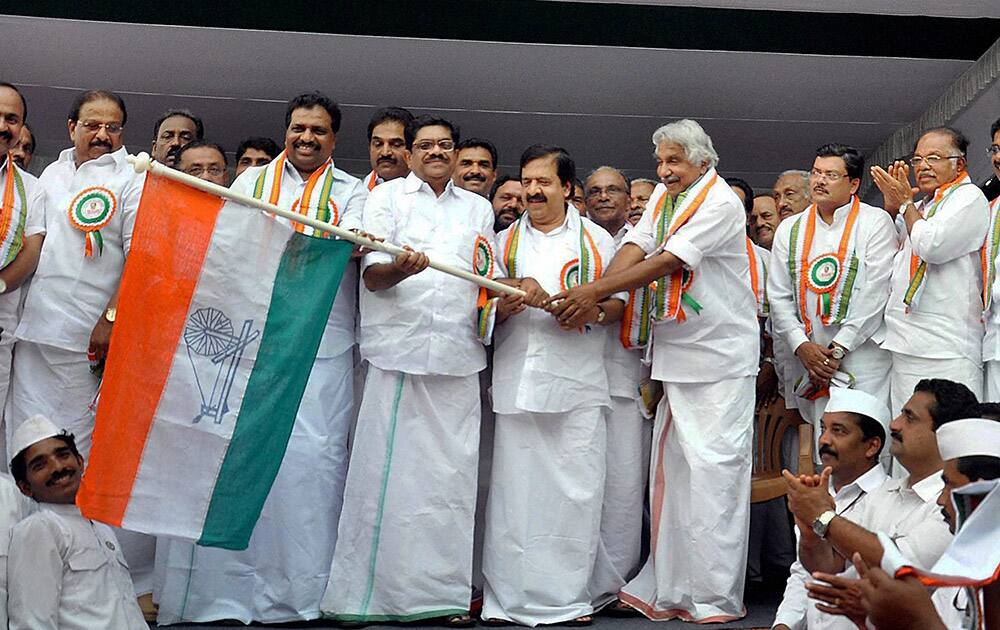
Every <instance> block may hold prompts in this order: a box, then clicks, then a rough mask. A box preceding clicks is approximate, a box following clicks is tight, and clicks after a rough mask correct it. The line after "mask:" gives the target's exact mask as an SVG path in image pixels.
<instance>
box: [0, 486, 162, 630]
mask: <svg viewBox="0 0 1000 630" xmlns="http://www.w3.org/2000/svg"><path fill="white" fill-rule="evenodd" d="M7 592H8V595H7V614H8V616H9V618H10V628H11V630H40V629H42V628H52V629H55V628H58V629H59V630H94V628H101V629H102V630H103V629H106V630H147V629H148V628H149V625H148V624H147V623H146V622H145V620H143V618H142V613H141V612H140V611H139V604H138V603H137V602H136V599H135V591H134V589H133V586H132V580H131V579H130V578H129V572H128V566H127V565H126V564H125V556H123V555H122V551H121V547H120V546H119V544H118V540H117V539H116V538H115V534H114V532H113V531H111V528H110V527H108V526H107V525H104V524H103V523H98V522H96V521H92V520H90V519H87V518H84V517H83V516H82V515H81V514H80V509H79V508H78V507H76V506H75V505H72V504H70V505H61V504H55V503H40V504H38V511H37V512H35V513H34V514H32V515H31V516H29V517H28V518H26V519H24V520H23V521H21V522H20V523H18V524H17V525H15V526H14V528H13V529H12V530H11V535H10V555H9V556H8V559H7Z"/></svg>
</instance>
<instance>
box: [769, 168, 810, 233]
mask: <svg viewBox="0 0 1000 630" xmlns="http://www.w3.org/2000/svg"><path fill="white" fill-rule="evenodd" d="M773 195H774V203H775V204H776V206H777V209H778V217H779V219H778V220H779V221H784V220H785V219H787V218H788V217H790V216H792V215H796V214H799V213H800V212H802V211H803V210H805V209H806V208H807V207H809V202H810V198H809V171H799V170H791V171H785V172H784V173H782V174H781V175H780V176H778V179H777V180H776V181H775V182H774V192H773Z"/></svg>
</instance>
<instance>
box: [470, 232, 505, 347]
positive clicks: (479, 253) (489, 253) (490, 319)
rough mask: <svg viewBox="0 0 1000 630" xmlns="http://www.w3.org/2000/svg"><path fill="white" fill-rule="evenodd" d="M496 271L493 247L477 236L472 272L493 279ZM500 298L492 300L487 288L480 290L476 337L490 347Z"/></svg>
mask: <svg viewBox="0 0 1000 630" xmlns="http://www.w3.org/2000/svg"><path fill="white" fill-rule="evenodd" d="M495 270H496V257H495V256H494V255H493V245H492V244H491V243H490V241H489V239H487V238H486V237H485V236H483V235H482V234H479V235H477V236H476V238H475V241H474V242H473V245H472V271H473V273H475V274H476V275H477V276H481V277H483V278H489V279H492V278H493V276H494V275H495V273H494V272H495ZM499 301H500V298H491V297H489V295H488V294H487V292H486V288H485V287H480V288H479V296H478V297H477V299H476V335H477V336H478V337H479V340H480V341H481V342H483V345H487V346H488V345H490V342H491V340H492V339H493V326H494V324H495V323H496V313H497V303H498V302H499Z"/></svg>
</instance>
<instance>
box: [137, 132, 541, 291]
mask: <svg viewBox="0 0 1000 630" xmlns="http://www.w3.org/2000/svg"><path fill="white" fill-rule="evenodd" d="M127 159H128V161H129V162H131V163H132V166H133V168H135V171H136V172H137V173H142V172H144V171H149V172H150V173H153V174H154V175H160V176H162V177H166V178H168V179H172V180H174V181H177V182H181V183H182V184H187V185H188V186H191V187H192V188H197V189H199V190H203V191H205V192H207V193H212V194H213V195H217V196H219V197H222V198H224V199H230V200H232V201H235V202H236V203H239V204H242V205H244V206H251V207H253V208H259V209H260V210H264V211H266V212H270V213H271V214H276V215H278V216H279V217H284V218H286V219H288V220H289V221H295V222H296V223H302V224H303V225H308V226H309V227H312V228H315V229H317V230H323V231H324V232H329V233H330V234H333V235H334V236H337V237H339V238H342V239H344V240H345V241H350V242H352V243H354V244H356V245H361V246H362V247H365V248H367V249H371V250H375V251H379V252H385V253H387V254H389V255H391V256H398V255H399V254H401V253H403V252H404V251H406V250H404V249H403V248H402V247H399V246H398V245H393V244H392V243H384V242H380V241H373V240H371V239H369V238H365V237H364V236H361V235H360V234H355V233H354V232H351V231H350V230H345V229H343V228H341V227H338V226H336V225H333V224H331V223H326V222H325V221H319V220H317V219H313V218H311V217H307V216H304V215H301V214H299V213H298V212H292V211H290V210H285V209H283V208H279V207H278V206H275V205H273V204H270V203H267V202H266V201H261V200H260V199H254V198H253V197H248V196H247V195H242V194H240V193H238V192H236V191H234V190H230V189H229V188H226V187H225V186H219V185H218V184H213V183H212V182H208V181H205V180H203V179H199V178H197V177H195V176H193V175H188V174H187V173H184V172H181V171H178V170H176V169H172V168H170V167H169V166H165V165H163V164H160V163H159V162H157V161H156V160H154V159H152V158H151V157H150V156H149V154H148V153H146V152H142V153H140V154H139V155H130V156H128V158H127ZM469 247H472V244H471V243H470V245H469ZM430 267H431V268H433V269H437V270H438V271H441V272H443V273H446V274H449V275H452V276H455V277H457V278H462V279H463V280H468V281H469V282H472V283H474V284H478V285H479V286H481V287H486V288H487V289H492V290H494V291H499V292H500V293H507V294H510V295H524V294H525V293H524V291H522V290H521V289H518V288H515V287H512V286H508V285H506V284H503V283H501V282H497V281H495V280H490V279H489V278H484V277H482V276H479V275H476V274H474V273H472V272H471V271H466V270H465V269H459V268H458V267H453V266H451V265H446V264H444V263H439V262H434V261H433V260H432V261H430Z"/></svg>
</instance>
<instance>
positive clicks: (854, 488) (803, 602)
mask: <svg viewBox="0 0 1000 630" xmlns="http://www.w3.org/2000/svg"><path fill="white" fill-rule="evenodd" d="M887 478H888V477H887V475H886V474H885V470H884V469H883V468H882V466H879V465H875V466H872V467H871V468H869V469H868V471H867V472H865V473H864V474H863V475H861V476H860V477H858V478H857V479H855V480H854V481H852V482H851V483H848V484H844V486H843V487H841V488H840V490H834V488H833V481H832V480H831V481H830V495H831V496H832V497H833V500H834V503H835V504H836V506H837V507H836V512H837V514H838V515H839V516H843V517H844V518H846V519H848V520H850V521H854V520H856V519H857V515H858V514H860V513H861V508H862V507H864V505H865V501H867V500H868V497H869V496H870V495H871V493H872V491H874V490H875V489H876V488H878V487H879V486H881V485H882V483H884V482H885V480H886V479H887ZM797 535H798V532H797V531H796V536H797ZM797 555H798V554H797V553H796V556H797ZM789 572H790V573H789V576H788V580H787V581H786V582H785V594H784V597H782V599H781V604H780V605H779V606H778V612H777V613H775V615H774V621H773V622H772V623H771V627H774V626H776V625H778V624H784V625H786V626H788V627H789V628H791V629H792V630H804V629H805V628H813V623H814V620H815V622H816V623H825V624H829V623H830V622H834V623H836V621H835V620H842V621H843V623H844V624H847V625H846V627H847V628H850V629H853V628H854V625H853V623H852V622H850V621H848V620H847V619H846V618H844V617H833V616H831V615H827V614H825V613H822V612H820V611H819V610H817V609H816V606H815V602H813V601H810V599H809V596H808V594H807V593H806V582H810V581H812V576H811V575H809V572H808V571H806V569H805V567H803V566H802V562H801V561H800V560H799V559H798V558H797V557H796V559H795V562H794V563H792V566H791V568H790V569H789ZM807 617H808V618H809V620H810V621H809V623H808V624H807V622H806V619H807ZM817 627H820V626H817ZM821 627H823V628H827V627H831V626H829V625H823V626H821Z"/></svg>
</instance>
